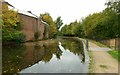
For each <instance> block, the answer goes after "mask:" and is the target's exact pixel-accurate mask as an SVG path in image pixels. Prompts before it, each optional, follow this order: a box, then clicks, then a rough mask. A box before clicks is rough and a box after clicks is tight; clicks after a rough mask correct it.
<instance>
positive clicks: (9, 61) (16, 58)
mask: <svg viewBox="0 0 120 75" xmlns="http://www.w3.org/2000/svg"><path fill="white" fill-rule="evenodd" d="M25 48H26V47H25V46H9V47H3V50H2V73H17V72H19V71H20V69H21V64H22V63H21V60H22V59H23V55H22V53H23V51H24V50H25Z"/></svg>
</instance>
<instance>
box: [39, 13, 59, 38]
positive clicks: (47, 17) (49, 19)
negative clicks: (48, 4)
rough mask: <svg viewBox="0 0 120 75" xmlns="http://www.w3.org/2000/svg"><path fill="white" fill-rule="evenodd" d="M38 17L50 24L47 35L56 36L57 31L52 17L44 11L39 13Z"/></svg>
mask: <svg viewBox="0 0 120 75" xmlns="http://www.w3.org/2000/svg"><path fill="white" fill-rule="evenodd" d="M40 18H41V19H42V20H43V21H45V22H46V23H48V24H49V25H50V26H49V27H50V28H49V29H50V33H49V36H50V38H53V37H55V36H56V33H57V27H56V25H55V22H54V21H53V19H52V17H51V16H50V14H49V13H44V14H40Z"/></svg>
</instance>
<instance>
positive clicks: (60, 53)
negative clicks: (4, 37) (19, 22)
mask: <svg viewBox="0 0 120 75" xmlns="http://www.w3.org/2000/svg"><path fill="white" fill-rule="evenodd" d="M39 45H40V46H39V47H36V46H35V44H34V43H26V44H25V45H24V46H21V47H7V48H3V73H17V72H20V71H21V72H23V73H27V72H28V73H29V72H36V73H44V72H45V73H46V69H47V72H48V73H51V72H56V73H57V72H61V73H64V72H70V71H71V72H73V71H74V72H75V73H76V72H81V71H82V70H81V71H79V68H80V65H81V64H82V63H83V62H84V53H83V47H82V43H81V42H76V41H73V40H69V41H68V40H63V39H60V40H56V39H55V40H47V41H40V42H39ZM81 62H82V63H81ZM35 63H39V65H37V66H35V65H36V64H35ZM71 64H72V65H71ZM53 65H54V67H53ZM61 65H62V66H61ZM69 65H71V66H69ZM34 66H35V67H34ZM81 66H83V65H81ZM32 67H34V68H32ZM70 67H71V68H73V70H72V69H71V70H70V69H69V68H70ZM29 68H30V69H29ZM31 68H32V69H31ZM35 68H36V69H35ZM55 68H59V69H57V71H56V70H55ZM63 68H64V69H63ZM76 68H78V70H76ZM82 68H83V67H82ZM37 69H38V70H37ZM63 70H64V71H63ZM68 70H69V71H68ZM83 72H84V71H83Z"/></svg>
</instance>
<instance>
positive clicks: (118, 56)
mask: <svg viewBox="0 0 120 75" xmlns="http://www.w3.org/2000/svg"><path fill="white" fill-rule="evenodd" d="M108 53H109V54H111V55H112V57H114V58H116V59H117V60H118V61H119V62H120V51H119V50H112V51H108Z"/></svg>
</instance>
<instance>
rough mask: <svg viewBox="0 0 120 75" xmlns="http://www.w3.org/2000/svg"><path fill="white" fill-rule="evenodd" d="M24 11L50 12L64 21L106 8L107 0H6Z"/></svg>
mask: <svg viewBox="0 0 120 75" xmlns="http://www.w3.org/2000/svg"><path fill="white" fill-rule="evenodd" d="M5 1H7V2H9V3H10V4H12V5H13V6H15V7H16V8H19V9H21V10H24V11H28V10H30V11H32V12H33V13H34V14H36V15H38V16H39V14H40V13H44V12H48V13H50V15H51V16H52V17H53V20H55V19H56V18H57V17H58V16H61V18H62V20H63V22H64V23H67V24H68V23H70V22H73V21H75V20H80V19H81V18H82V17H85V16H87V15H89V14H92V13H95V12H100V11H102V10H103V9H105V2H106V0H5Z"/></svg>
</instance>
